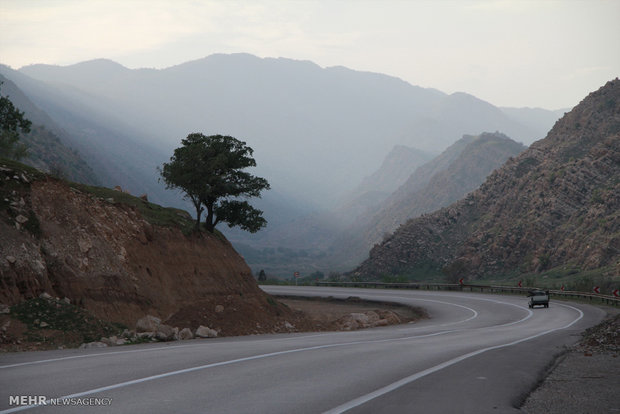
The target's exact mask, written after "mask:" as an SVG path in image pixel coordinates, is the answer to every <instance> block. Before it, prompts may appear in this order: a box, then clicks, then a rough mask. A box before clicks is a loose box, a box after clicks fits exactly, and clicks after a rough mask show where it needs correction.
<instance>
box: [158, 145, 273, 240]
mask: <svg viewBox="0 0 620 414" xmlns="http://www.w3.org/2000/svg"><path fill="white" fill-rule="evenodd" d="M181 144H182V146H181V147H179V148H177V149H175V150H174V154H173V155H172V157H170V162H168V163H164V164H163V166H162V168H161V169H159V172H160V174H161V177H162V178H163V180H164V182H165V183H166V187H167V188H178V189H181V190H182V191H183V192H184V193H185V197H186V198H187V199H189V200H190V201H191V202H192V204H193V205H194V207H195V208H196V229H198V228H199V226H200V218H201V215H202V213H203V212H204V211H205V209H206V218H205V227H206V229H207V230H208V231H209V232H213V231H214V230H215V226H216V225H217V224H218V223H221V222H223V223H227V224H228V225H229V226H230V227H234V226H238V227H240V228H242V229H243V230H247V231H249V232H251V233H255V232H257V231H258V230H260V229H261V228H262V227H264V226H265V225H266V224H267V221H266V220H265V219H264V218H263V217H262V213H263V212H262V211H260V210H258V209H256V208H254V207H252V206H251V205H250V204H249V203H248V202H247V201H246V200H241V199H242V198H246V199H247V198H251V197H260V193H261V191H263V190H268V189H269V183H268V182H267V180H265V179H264V178H261V177H256V176H253V175H251V174H250V173H248V172H247V171H243V170H244V169H245V168H248V167H255V166H256V161H255V160H254V158H252V154H253V153H254V151H253V150H252V148H250V147H249V146H247V145H246V143H245V142H242V141H239V140H238V139H236V138H234V137H231V136H224V135H210V136H205V135H203V134H201V133H193V134H189V135H188V136H187V138H185V139H183V140H182V141H181Z"/></svg>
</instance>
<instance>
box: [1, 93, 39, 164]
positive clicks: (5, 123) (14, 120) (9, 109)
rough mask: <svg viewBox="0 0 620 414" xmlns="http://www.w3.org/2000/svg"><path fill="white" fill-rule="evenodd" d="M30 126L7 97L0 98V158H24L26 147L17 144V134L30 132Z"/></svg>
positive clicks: (30, 123)
mask: <svg viewBox="0 0 620 414" xmlns="http://www.w3.org/2000/svg"><path fill="white" fill-rule="evenodd" d="M0 87H2V82H0ZM31 125H32V122H30V121H29V120H28V119H26V118H24V113H23V112H21V111H20V110H19V109H17V108H16V107H15V105H13V102H11V100H10V99H9V97H8V96H0V156H3V157H7V158H13V159H15V160H19V159H20V158H23V157H24V156H26V153H27V147H26V145H24V144H20V143H19V142H18V141H19V133H20V131H21V132H23V133H28V132H30V126H31Z"/></svg>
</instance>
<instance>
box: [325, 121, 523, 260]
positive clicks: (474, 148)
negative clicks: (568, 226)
mask: <svg viewBox="0 0 620 414" xmlns="http://www.w3.org/2000/svg"><path fill="white" fill-rule="evenodd" d="M525 148H526V147H525V146H523V145H522V144H519V143H517V142H515V141H513V140H511V139H510V138H508V137H507V136H505V135H503V134H501V133H499V132H496V133H483V134H481V135H478V136H472V135H465V136H464V137H463V138H461V139H460V140H458V141H457V142H455V143H454V144H452V145H451V146H450V147H449V148H448V149H446V150H445V151H444V152H442V153H441V154H440V155H439V156H437V157H436V158H434V159H432V160H431V161H429V162H427V163H426V164H424V165H422V166H420V167H418V168H417V169H416V170H415V172H414V173H413V174H411V176H410V177H409V179H408V180H407V181H406V182H405V183H404V184H403V185H402V186H401V187H400V188H398V190H396V191H395V192H394V193H393V194H392V195H390V197H388V198H387V199H386V200H385V201H384V202H383V203H381V204H379V205H378V206H376V207H375V209H374V210H372V211H370V212H369V214H368V216H367V217H363V218H362V217H360V218H358V220H356V222H355V223H354V224H353V225H351V226H349V228H348V229H346V231H344V232H343V234H342V235H341V237H339V238H338V239H337V240H336V241H335V242H334V245H333V247H332V251H333V252H334V253H333V256H334V257H333V259H334V260H337V261H339V262H343V263H346V264H348V265H349V266H354V265H356V264H358V263H360V262H361V261H362V260H364V259H365V258H366V257H368V256H367V255H368V251H369V250H370V248H371V247H372V246H373V245H374V244H376V243H379V242H381V240H382V238H383V237H384V236H385V235H386V234H390V233H392V232H393V231H394V230H395V229H396V228H397V227H398V226H399V225H401V224H403V223H405V222H406V221H407V220H408V219H411V218H414V217H417V216H420V215H422V214H424V213H429V212H431V211H434V210H437V209H439V208H441V207H444V206H447V205H449V204H450V203H453V202H454V201H456V200H459V199H461V198H462V197H464V196H465V195H466V194H467V193H469V192H470V191H472V190H474V189H476V188H477V187H478V186H479V185H480V184H481V183H483V182H484V180H485V179H486V177H487V176H488V175H489V174H490V173H491V172H492V171H493V170H494V169H496V168H498V167H500V166H501V165H502V164H503V163H504V162H505V161H506V160H507V159H508V158H510V157H513V156H516V155H518V154H519V153H520V152H522V151H523V150H525Z"/></svg>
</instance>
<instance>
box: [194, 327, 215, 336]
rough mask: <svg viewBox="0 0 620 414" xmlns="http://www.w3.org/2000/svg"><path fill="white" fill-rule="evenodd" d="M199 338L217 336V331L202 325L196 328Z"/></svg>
mask: <svg viewBox="0 0 620 414" xmlns="http://www.w3.org/2000/svg"><path fill="white" fill-rule="evenodd" d="M195 335H196V336H197V337H198V338H216V337H217V331H216V330H215V329H211V328H209V327H207V326H203V325H200V326H199V327H198V329H196V334H195Z"/></svg>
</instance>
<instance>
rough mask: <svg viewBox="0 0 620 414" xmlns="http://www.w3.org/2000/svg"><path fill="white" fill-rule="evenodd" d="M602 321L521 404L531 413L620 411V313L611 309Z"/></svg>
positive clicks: (588, 413)
mask: <svg viewBox="0 0 620 414" xmlns="http://www.w3.org/2000/svg"><path fill="white" fill-rule="evenodd" d="M610 311H611V312H610V313H611V314H610V315H609V317H608V318H607V319H606V320H605V321H603V322H602V323H601V324H599V325H597V326H595V327H593V328H590V329H588V330H587V331H585V332H584V334H583V338H582V340H581V341H580V342H579V343H578V344H577V345H575V346H574V347H572V348H571V349H569V350H568V352H566V353H565V354H564V355H562V356H560V357H559V358H558V360H557V361H556V364H555V365H554V367H553V368H552V369H551V370H550V372H549V373H548V375H547V376H546V378H544V379H543V380H542V382H541V384H540V386H539V387H538V388H537V389H536V390H535V391H534V392H532V393H531V394H530V395H529V397H528V398H527V399H526V400H525V403H524V404H523V406H522V407H521V409H522V411H523V412H525V413H528V414H572V413H579V414H590V413H592V414H599V413H620V400H618V390H620V313H619V312H618V310H617V309H611V310H610Z"/></svg>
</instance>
